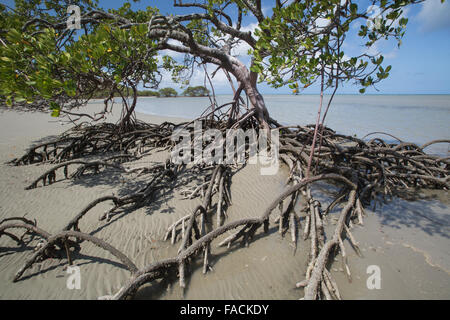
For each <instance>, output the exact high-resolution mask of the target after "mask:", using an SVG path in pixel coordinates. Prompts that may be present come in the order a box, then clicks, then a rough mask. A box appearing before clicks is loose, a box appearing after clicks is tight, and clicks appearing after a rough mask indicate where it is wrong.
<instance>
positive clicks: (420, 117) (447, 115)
mask: <svg viewBox="0 0 450 320" xmlns="http://www.w3.org/2000/svg"><path fill="white" fill-rule="evenodd" d="M329 98H330V96H328V95H325V96H324V101H323V106H322V114H323V112H324V111H325V109H326V107H327V105H328V101H329ZM216 100H217V104H218V105H222V104H225V103H227V102H231V101H232V96H231V95H218V96H216ZM264 100H265V102H266V106H267V108H268V110H269V113H270V115H271V117H272V118H274V119H276V120H277V121H278V122H279V123H281V124H285V125H306V124H312V123H315V122H316V117H317V111H318V107H319V102H320V99H319V95H264ZM210 105H211V102H210V99H209V98H208V97H201V98H191V97H178V98H145V97H142V98H140V99H139V101H138V105H137V108H136V111H138V112H141V113H146V114H153V115H160V116H172V117H180V118H186V119H194V118H196V117H198V116H200V115H201V114H202V113H203V112H204V111H205V109H206V108H207V107H208V106H210ZM449 124H450V95H336V96H335V97H334V99H333V101H332V103H331V105H330V109H329V111H328V115H327V117H326V121H325V125H326V126H328V127H329V128H331V129H333V130H335V131H337V132H338V133H342V134H346V135H356V136H357V137H359V138H362V137H364V136H365V135H367V134H369V133H372V132H380V131H382V132H386V133H389V134H391V135H393V136H395V137H397V138H399V139H401V140H403V141H408V142H414V143H416V144H418V145H422V144H424V143H426V142H428V141H431V140H435V139H450V127H449ZM376 136H379V137H381V138H383V139H385V140H386V141H388V142H391V141H395V139H393V138H392V137H390V136H386V135H382V134H377V135H372V136H370V137H368V138H369V139H370V138H373V137H376ZM426 151H427V152H430V153H433V154H440V155H449V154H450V145H449V144H445V143H441V144H436V145H432V146H430V147H429V148H427V149H426Z"/></svg>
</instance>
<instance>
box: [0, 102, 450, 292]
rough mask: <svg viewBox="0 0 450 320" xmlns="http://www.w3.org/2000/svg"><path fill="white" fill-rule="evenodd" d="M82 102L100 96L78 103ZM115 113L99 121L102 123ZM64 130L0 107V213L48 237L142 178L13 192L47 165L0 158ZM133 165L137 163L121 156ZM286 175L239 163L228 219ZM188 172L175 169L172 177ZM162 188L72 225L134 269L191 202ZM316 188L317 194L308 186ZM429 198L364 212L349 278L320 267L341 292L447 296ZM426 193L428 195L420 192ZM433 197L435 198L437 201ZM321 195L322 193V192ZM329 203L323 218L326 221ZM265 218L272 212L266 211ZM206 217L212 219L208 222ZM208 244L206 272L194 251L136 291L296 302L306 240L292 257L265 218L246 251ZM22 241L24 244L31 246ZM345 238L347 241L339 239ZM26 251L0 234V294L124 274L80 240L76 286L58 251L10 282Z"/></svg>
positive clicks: (106, 280)
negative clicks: (125, 209) (123, 209)
mask: <svg viewBox="0 0 450 320" xmlns="http://www.w3.org/2000/svg"><path fill="white" fill-rule="evenodd" d="M89 107H90V108H92V107H94V108H100V107H101V106H100V105H97V104H95V103H94V104H90V105H89ZM117 116H118V115H113V116H112V117H111V118H109V120H110V121H112V122H114V121H115V119H117ZM138 118H139V119H140V120H143V121H147V122H153V123H160V122H162V121H164V120H169V121H172V122H179V121H182V119H174V118H165V117H157V116H148V115H142V114H138ZM69 128H70V125H64V126H62V125H61V124H60V123H59V122H58V121H55V119H54V118H51V117H50V116H49V115H48V114H42V113H24V112H17V111H10V110H0V137H1V138H0V220H1V219H3V218H7V217H12V216H24V215H25V216H26V217H27V218H29V219H36V220H37V223H38V226H40V227H41V228H43V229H44V230H46V231H48V232H50V233H52V234H54V233H57V232H58V231H59V230H60V229H61V228H62V227H63V225H64V224H65V223H67V221H69V220H70V219H71V218H72V217H73V216H75V215H76V214H77V213H79V212H80V211H81V210H82V209H83V208H84V207H85V206H86V205H87V204H88V203H89V202H91V201H93V200H95V199H96V198H98V197H101V196H106V195H111V194H113V193H114V194H116V195H119V196H123V195H125V194H128V193H130V192H132V191H133V190H136V189H138V188H140V187H141V186H142V185H143V184H145V182H146V178H147V179H148V177H139V178H137V177H135V176H133V175H123V174H121V173H119V172H116V171H113V170H107V171H105V172H102V173H100V174H99V175H96V176H85V177H83V178H82V179H80V180H76V181H73V180H64V181H59V182H57V183H55V184H52V185H50V186H46V187H38V188H36V189H33V190H28V191H26V190H24V187H25V186H27V185H28V183H30V182H31V181H32V180H34V179H35V178H36V177H38V176H39V175H40V174H42V172H44V171H46V170H47V169H49V168H51V167H52V165H49V164H41V165H31V166H21V167H13V166H10V165H6V164H5V162H6V161H9V160H11V159H13V158H15V157H18V156H21V155H22V154H23V153H24V151H25V150H26V149H27V148H28V147H29V146H30V145H31V144H34V143H39V142H42V141H46V140H47V139H49V137H52V136H54V135H57V134H59V133H61V132H63V131H65V130H67V129H69ZM166 156H167V154H166V153H165V152H159V151H155V152H154V153H152V154H151V155H150V156H149V157H146V158H144V159H142V160H139V161H140V163H141V164H142V163H148V162H160V161H164V159H165V158H166ZM133 165H137V164H133ZM286 176H287V172H286V169H285V168H282V170H280V172H279V174H278V175H277V176H261V175H260V174H259V168H258V167H257V166H254V165H247V166H246V167H244V168H243V169H241V170H239V171H238V172H236V173H235V174H234V175H233V178H232V182H233V183H232V189H231V195H232V199H233V205H232V206H231V207H230V208H229V209H228V212H227V214H228V220H227V221H233V220H237V219H241V218H243V217H255V216H260V215H261V214H262V213H263V211H264V209H265V208H266V206H267V205H268V204H269V203H270V202H271V201H272V200H273V199H274V198H275V197H276V196H277V195H278V194H279V193H280V192H281V191H282V190H283V189H284V188H285V186H284V181H285V179H286ZM187 178H188V177H187V176H186V177H180V181H183V179H187ZM182 188H183V186H181V185H180V186H178V187H176V188H175V192H167V193H164V194H162V195H161V196H160V197H158V198H157V199H156V200H155V201H154V202H153V203H152V204H151V205H149V206H147V207H144V208H141V209H138V210H135V211H133V212H130V213H124V214H119V215H117V216H114V217H113V218H112V220H111V221H110V222H105V221H98V217H99V216H100V215H101V214H102V213H103V212H104V211H105V210H107V209H109V208H110V204H103V205H99V206H97V207H96V208H95V209H93V210H92V211H91V212H90V213H89V214H88V215H87V216H86V217H85V218H84V219H83V220H82V221H81V223H80V229H81V230H82V231H83V232H88V233H91V234H92V235H95V236H96V237H98V238H101V239H103V240H105V241H107V242H108V243H110V244H111V245H113V246H114V247H116V248H117V249H119V250H120V251H122V252H123V253H125V254H126V255H127V256H128V257H129V258H130V259H131V260H132V261H133V262H134V263H135V264H136V265H137V266H138V267H139V268H142V267H144V266H146V265H148V264H150V263H152V262H155V261H158V260H160V259H164V258H169V257H172V256H175V255H176V251H177V250H178V246H179V244H178V243H177V244H175V246H172V245H171V244H170V241H167V242H164V241H162V239H163V237H164V234H165V231H166V228H167V227H168V226H169V225H170V224H172V223H173V222H174V221H176V220H177V219H179V218H180V217H182V216H185V215H186V214H189V213H191V212H192V210H193V209H194V208H195V206H196V205H198V204H199V203H200V199H193V200H184V199H182V198H183V197H182V195H181V194H180V190H181V189H182ZM315 190H316V191H317V194H319V191H320V190H318V189H317V188H315ZM434 194H437V195H438V198H437V199H434V198H432V199H425V200H420V201H414V202H411V201H406V200H400V199H397V200H394V201H392V202H390V203H389V204H387V205H384V206H383V207H382V208H380V207H377V209H376V211H375V212H373V211H371V210H367V216H366V218H365V224H364V226H363V227H362V226H356V227H355V228H354V229H353V234H354V236H355V237H356V239H357V241H359V243H360V246H361V249H362V252H363V254H364V257H363V258H360V257H358V256H356V254H355V253H354V251H352V250H351V248H350V247H348V249H347V252H348V255H349V263H350V268H351V271H352V283H349V281H348V279H347V278H346V277H345V275H344V273H343V272H342V269H341V263H340V261H339V257H338V261H336V262H335V263H333V264H332V266H331V270H332V273H333V275H334V277H335V278H336V281H337V282H338V285H339V289H340V291H341V294H342V296H343V298H344V299H449V298H450V250H449V248H450V239H449V228H450V212H449V211H450V210H449V204H448V193H447V192H438V193H434ZM428 195H429V194H428ZM439 198H440V199H439ZM324 201H325V203H326V201H327V199H326V198H325V197H324ZM335 213H337V210H336V209H335V211H333V212H332V213H331V214H330V216H329V218H328V219H327V220H328V225H327V228H329V230H330V231H331V230H332V229H331V228H333V219H334V217H335ZM273 217H275V214H274V215H273ZM213 220H215V219H213ZM218 243H219V241H215V242H213V246H212V257H211V262H212V265H213V270H212V271H211V272H209V273H208V274H206V275H203V274H202V270H201V269H202V268H201V266H202V261H200V260H201V259H198V260H197V261H196V264H195V265H194V266H193V267H192V268H191V270H190V276H189V277H187V279H186V280H187V288H186V289H185V290H184V291H182V290H181V289H180V287H179V286H178V283H177V281H176V279H175V278H174V279H169V280H168V281H158V282H155V283H153V284H149V285H145V286H144V287H142V289H141V290H140V291H139V292H138V293H137V295H136V298H137V299H299V298H300V297H302V296H303V291H302V290H301V289H295V283H296V282H298V281H300V280H303V279H304V272H305V270H306V262H307V261H306V260H307V252H308V250H307V248H308V247H309V242H308V241H306V242H305V241H303V240H300V241H299V243H298V248H297V250H296V252H295V254H294V249H293V245H292V243H291V241H290V236H289V235H287V236H286V237H285V238H282V237H281V236H280V235H279V234H278V232H277V227H276V226H275V225H274V224H272V225H271V228H270V232H269V234H268V235H265V234H263V233H262V232H261V231H260V232H258V233H257V235H256V241H253V242H252V243H251V244H250V246H249V247H248V248H242V247H240V246H239V245H236V246H233V247H232V248H231V249H228V250H227V249H225V248H217V244H218ZM32 244H33V243H32ZM346 245H348V243H346ZM30 249H31V248H17V246H16V244H15V243H14V242H13V241H12V240H11V239H9V238H7V237H2V238H0V283H1V285H0V299H97V298H98V297H99V296H104V295H109V294H113V293H115V292H116V291H117V290H118V289H119V288H120V287H121V286H122V285H123V284H124V283H125V282H126V280H127V279H128V278H129V276H130V273H129V272H128V271H127V270H126V269H125V268H124V267H123V266H122V265H121V264H120V262H118V261H117V259H115V258H114V257H113V256H112V255H110V254H109V253H107V252H105V251H103V250H101V249H99V248H98V247H95V246H94V245H92V244H87V243H83V244H82V250H81V252H80V253H79V254H76V255H75V256H74V258H75V264H76V265H78V266H79V267H80V271H81V289H80V290H69V289H67V287H66V281H67V278H68V274H67V273H66V271H65V269H64V268H65V266H66V264H67V261H66V259H61V260H58V259H48V260H46V261H44V262H42V263H38V264H35V265H34V266H33V268H31V269H30V270H28V271H26V273H25V275H24V276H23V278H22V280H20V281H19V282H17V283H13V282H12V278H13V276H14V274H15V272H16V271H17V270H18V269H19V268H20V267H21V266H22V265H23V263H24V262H25V260H26V259H27V257H29V256H30V254H32V251H31V250H30ZM369 265H378V266H379V267H380V269H381V289H380V290H369V289H368V288H367V286H366V280H367V277H368V276H369V275H368V274H367V273H366V270H367V267H368V266H369Z"/></svg>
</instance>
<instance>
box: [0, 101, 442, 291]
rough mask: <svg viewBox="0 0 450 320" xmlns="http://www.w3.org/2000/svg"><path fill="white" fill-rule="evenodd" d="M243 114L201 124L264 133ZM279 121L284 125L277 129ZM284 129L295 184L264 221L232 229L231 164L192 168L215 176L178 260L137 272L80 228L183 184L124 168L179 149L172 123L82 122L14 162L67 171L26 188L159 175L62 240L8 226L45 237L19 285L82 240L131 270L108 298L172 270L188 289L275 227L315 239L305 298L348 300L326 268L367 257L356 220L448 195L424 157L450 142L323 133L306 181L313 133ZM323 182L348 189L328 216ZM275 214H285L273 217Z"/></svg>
mask: <svg viewBox="0 0 450 320" xmlns="http://www.w3.org/2000/svg"><path fill="white" fill-rule="evenodd" d="M231 111H232V112H231ZM237 111H238V109H236V107H234V109H233V110H230V112H228V113H223V114H222V115H221V116H217V115H215V114H213V117H212V118H211V119H210V118H208V119H207V120H206V117H205V118H202V119H201V121H203V123H202V124H203V125H204V127H205V126H206V127H207V128H214V129H218V130H220V131H221V132H223V133H224V132H225V131H226V129H228V128H230V126H233V127H236V128H241V129H244V130H245V129H247V128H257V130H259V129H258V127H259V126H258V121H257V119H256V118H255V117H254V116H253V115H252V113H251V112H250V113H249V112H247V113H244V115H241V116H238V114H239V112H237ZM227 114H233V115H234V116H233V117H236V118H233V119H231V120H230V118H227V116H226V115H227ZM208 116H209V115H208ZM212 119H217V120H212ZM272 124H275V125H277V124H276V122H273V123H272ZM179 126H182V127H183V128H185V129H187V130H189V131H190V132H191V133H192V132H193V130H194V129H193V126H192V122H189V123H184V124H181V125H179ZM277 126H278V127H279V130H280V146H279V152H280V159H281V160H282V161H283V162H284V163H285V164H286V165H287V166H288V167H289V178H288V181H287V187H286V189H285V190H284V191H283V192H282V193H281V194H280V195H279V196H278V197H276V198H275V199H274V200H273V201H272V202H271V204H270V205H269V206H268V207H267V209H266V210H265V211H264V212H263V214H262V215H261V216H260V217H257V218H248V219H241V220H237V221H231V222H227V221H226V218H227V216H226V211H227V208H228V207H229V206H231V205H232V202H231V192H230V186H231V180H232V179H231V166H230V165H222V164H221V165H216V166H209V167H199V166H194V167H193V170H200V171H203V173H205V172H207V171H210V173H209V174H208V175H206V177H205V180H204V181H203V182H201V183H200V184H199V185H197V186H193V187H189V188H187V189H184V190H182V191H181V193H182V195H184V197H185V198H189V199H194V198H196V197H201V198H202V201H201V204H199V205H198V206H197V207H196V208H195V209H194V210H193V212H192V213H191V214H189V215H186V216H184V217H182V218H179V219H178V220H176V221H175V222H173V223H172V224H171V225H170V226H169V227H168V228H167V231H166V233H165V235H164V240H168V239H169V238H170V239H171V242H172V244H175V242H176V241H177V239H178V240H180V242H181V243H180V247H179V250H178V252H177V255H176V256H175V257H173V258H169V259H165V260H161V261H157V262H154V263H152V264H150V265H148V266H146V267H144V268H142V269H138V268H137V267H136V266H135V265H134V264H133V263H132V262H131V261H130V260H129V259H128V258H127V257H126V256H125V255H123V254H122V253H121V252H119V251H118V250H117V249H115V248H113V247H111V246H110V245H109V244H107V243H105V242H104V241H102V240H100V239H97V238H95V237H94V236H91V235H88V234H84V233H81V232H80V231H79V228H78V224H79V221H80V219H81V218H82V217H83V216H85V215H86V214H87V213H88V212H90V210H91V209H92V208H94V207H95V206H97V205H98V204H99V203H102V202H105V201H111V202H112V203H113V206H112V208H111V209H110V210H108V211H107V212H105V213H104V214H103V215H102V216H101V217H100V219H101V220H102V219H107V220H109V219H110V218H111V216H112V215H113V214H114V213H115V212H116V211H117V210H119V209H122V208H125V207H129V208H131V209H135V208H137V207H140V206H143V205H145V204H146V203H147V201H149V200H150V199H152V197H154V196H156V194H157V192H158V191H159V190H162V189H164V188H173V184H172V181H173V180H175V179H176V177H177V173H178V172H179V171H180V166H177V165H175V164H171V163H165V164H163V165H158V166H155V167H152V168H135V169H132V170H127V169H124V167H123V166H122V164H121V161H122V160H129V159H136V158H137V157H140V156H141V155H143V154H145V153H146V152H147V151H146V150H150V149H152V148H155V147H162V148H168V149H171V148H172V147H173V146H174V142H173V141H171V139H170V138H171V135H172V133H173V131H174V130H175V128H176V127H177V126H176V125H175V124H172V123H163V124H161V125H150V124H143V123H139V122H138V123H137V124H136V126H135V127H133V128H131V129H130V130H125V131H124V130H119V131H118V130H117V126H115V125H112V124H100V125H94V126H92V125H80V126H77V127H76V128H74V129H73V130H70V131H68V132H66V133H64V134H63V135H61V136H60V137H58V138H57V139H56V140H54V141H51V142H49V143H44V144H41V145H37V146H33V147H32V148H31V149H30V150H28V152H27V153H26V154H25V155H24V156H22V157H21V158H19V159H14V160H13V161H11V163H12V164H15V165H25V164H33V163H40V162H57V163H59V164H58V165H57V166H55V167H54V168H52V169H50V170H49V171H47V172H45V173H44V174H43V175H41V176H40V177H39V178H38V179H36V180H35V181H34V182H33V183H32V184H31V185H30V186H29V187H28V188H35V187H36V186H37V185H38V183H39V182H42V183H43V184H44V185H46V184H47V183H48V184H51V183H54V182H55V181H56V174H57V172H59V171H58V170H62V171H63V172H64V177H65V178H69V175H68V166H72V165H77V166H78V170H77V171H76V172H75V174H73V175H71V176H70V178H81V177H82V175H83V174H84V173H85V172H86V171H88V170H91V171H93V172H94V173H97V172H98V171H99V170H100V168H104V167H115V168H117V169H121V170H123V171H125V173H131V172H138V173H144V172H145V173H152V174H153V177H152V179H151V180H150V181H149V183H148V184H147V185H146V186H145V187H144V188H141V189H140V190H138V192H135V193H133V194H129V195H125V196H122V197H116V196H114V195H112V196H105V197H101V198H99V199H96V200H95V201H93V202H91V203H90V204H88V205H87V206H86V207H85V208H84V209H83V210H82V211H81V212H80V213H79V214H77V215H76V216H75V217H74V218H73V219H72V220H71V221H69V223H68V224H67V225H66V226H65V227H64V228H63V230H62V231H61V232H60V233H58V234H57V235H55V236H51V235H50V234H49V233H47V232H45V231H43V230H41V229H39V228H37V227H36V223H33V222H32V221H30V220H28V219H24V218H23V219H22V220H21V218H17V219H16V220H14V219H11V220H3V221H2V222H0V236H1V235H6V236H9V237H10V238H12V239H13V240H15V241H16V242H17V243H19V242H20V240H21V239H19V238H18V237H17V236H15V235H14V234H12V233H11V232H10V231H11V230H12V229H24V230H26V232H27V233H33V234H37V235H38V236H40V237H41V238H43V239H44V243H43V245H42V246H41V247H40V248H39V250H37V252H35V253H34V254H33V256H32V257H31V258H30V259H28V260H27V262H26V264H25V266H24V267H23V268H22V269H20V270H19V272H18V273H17V275H16V278H15V279H16V280H17V279H19V278H20V277H21V275H22V274H23V272H24V271H25V270H26V269H28V268H29V267H31V266H32V265H33V264H34V263H35V262H36V261H38V260H39V259H42V258H45V257H46V256H47V255H48V252H49V251H51V250H53V249H54V248H56V247H58V248H59V249H60V250H62V251H64V250H65V252H66V255H67V258H68V259H69V262H71V257H70V250H69V249H68V247H70V246H71V245H72V246H73V245H74V243H73V242H70V240H69V238H76V239H78V240H82V241H89V242H92V243H94V244H96V245H98V246H100V247H101V248H103V249H105V250H107V251H109V252H110V253H111V254H113V255H114V256H115V257H117V258H118V259H119V260H120V261H121V262H122V263H123V264H124V265H125V266H126V267H127V268H128V270H130V272H131V273H132V275H131V278H130V279H129V280H128V281H127V282H126V283H125V285H124V286H123V287H122V288H121V289H120V290H119V291H118V292H117V293H116V294H114V295H113V296H110V297H109V298H113V299H124V298H127V297H131V296H133V295H134V293H135V292H136V291H137V290H138V289H139V287H140V286H142V285H143V284H145V283H148V282H151V281H154V280H155V279H159V278H163V277H166V276H167V275H168V273H169V272H178V278H179V283H180V286H181V287H185V286H186V276H187V273H188V272H187V271H188V266H189V264H190V263H191V262H192V261H193V259H194V258H195V257H197V256H201V255H202V258H203V272H207V271H208V270H209V269H210V268H211V266H210V260H211V259H210V257H211V254H212V253H213V252H212V251H213V250H212V248H213V247H212V245H211V243H212V241H214V240H215V239H218V238H219V237H223V238H222V239H221V241H220V242H219V243H218V246H228V247H230V246H231V245H233V244H234V243H236V242H238V241H240V243H241V244H242V245H248V244H249V243H250V242H251V241H252V238H253V237H254V235H255V234H256V232H257V231H258V230H259V229H260V228H262V229H263V231H264V232H266V233H267V232H268V229H269V225H270V224H271V223H276V224H278V229H279V231H280V233H281V234H282V235H284V234H285V233H286V232H287V231H290V234H291V241H292V243H293V244H294V250H295V249H296V248H297V242H298V238H299V236H298V233H299V230H300V229H302V230H303V232H302V233H303V237H300V238H303V239H304V240H308V239H309V241H310V244H309V246H305V249H306V250H308V251H309V255H308V256H309V261H308V264H307V269H306V273H305V279H303V280H301V281H299V282H298V283H297V284H296V286H297V287H299V288H304V295H305V296H304V298H305V299H341V298H342V296H341V294H340V292H339V290H338V288H337V285H336V282H335V281H334V279H333V277H332V275H331V273H330V271H329V270H328V269H327V267H329V266H328V263H329V262H330V256H332V255H333V254H335V253H337V252H340V254H341V256H342V263H343V267H344V271H345V273H346V274H347V276H348V277H349V279H351V272H350V267H349V266H348V262H347V254H346V252H345V248H344V246H343V242H344V241H345V240H348V241H349V242H350V244H351V246H352V248H353V249H354V250H355V251H356V252H357V253H358V254H359V255H360V254H361V252H360V249H359V247H358V243H357V241H356V239H355V238H354V237H353V235H352V233H351V228H352V225H353V224H354V223H358V224H360V225H362V224H363V218H364V206H366V205H368V204H371V203H376V201H377V200H378V199H377V198H378V197H380V196H381V197H383V198H386V197H392V196H395V195H401V194H402V192H408V191H413V190H415V189H417V188H430V189H444V190H447V189H448V188H449V184H450V180H449V168H450V158H449V157H440V156H435V155H429V154H426V153H425V152H424V149H426V148H427V147H429V146H430V145H433V144H435V143H449V142H450V141H449V140H435V141H431V142H429V143H426V144H424V145H422V146H418V145H416V144H413V143H408V142H404V141H402V140H400V139H398V138H396V137H394V139H396V140H398V143H387V142H385V141H384V140H383V139H381V138H379V137H374V138H370V140H363V139H358V138H356V137H351V136H345V135H341V134H337V133H336V132H334V131H333V130H331V129H329V128H325V127H324V128H322V129H323V130H321V131H320V134H319V135H320V136H319V138H320V141H321V142H322V145H321V147H320V148H316V149H314V152H313V153H312V158H311V170H312V172H311V174H310V177H309V178H308V179H306V178H305V176H306V172H305V168H306V167H307V165H308V162H309V158H310V154H311V142H312V139H313V134H314V130H313V127H312V126H304V127H301V126H291V127H281V126H279V125H277ZM374 134H384V135H388V134H385V133H372V134H369V135H368V136H373V135H374ZM391 137H393V136H391ZM107 152H115V153H120V155H121V158H120V159H119V158H115V159H112V158H108V159H105V160H99V161H97V162H95V161H94V162H84V161H78V160H75V159H77V158H80V157H83V156H86V155H92V154H97V153H107ZM115 160H119V161H115ZM64 161H65V162H64ZM324 180H326V181H330V182H332V183H333V184H335V185H337V186H338V187H339V188H340V192H338V193H337V194H336V196H335V197H334V199H333V201H332V202H331V204H330V205H328V207H326V209H325V210H322V204H321V203H320V202H319V201H318V200H317V199H315V197H314V195H313V193H312V189H311V188H310V185H311V184H312V183H315V182H318V181H324ZM299 199H301V200H302V203H303V208H302V209H301V210H300V212H301V213H304V214H303V215H299V214H298V212H299V211H298V210H297V204H298V201H299ZM341 203H343V204H344V205H343V207H342V208H341V209H340V210H341V212H340V214H339V218H338V222H337V224H336V226H335V229H334V234H333V235H332V237H331V238H328V237H327V236H326V234H325V228H324V225H325V224H326V220H325V217H326V216H327V215H328V214H330V212H331V211H332V210H333V209H334V208H335V207H337V206H341ZM214 206H215V207H214ZM277 208H278V209H279V210H275V209H277ZM274 211H277V212H278V215H277V217H276V220H275V222H273V221H271V220H270V219H269V218H270V217H271V215H272V214H273V212H274ZM214 214H216V217H215V218H216V219H215V221H216V223H215V226H214V227H212V230H210V231H209V232H206V223H209V224H210V225H212V224H213V223H212V221H214V220H213V219H212V216H213V215H214ZM71 229H73V230H71ZM230 232H231V234H230ZM178 235H180V237H178ZM66 244H67V247H66ZM302 248H303V246H302Z"/></svg>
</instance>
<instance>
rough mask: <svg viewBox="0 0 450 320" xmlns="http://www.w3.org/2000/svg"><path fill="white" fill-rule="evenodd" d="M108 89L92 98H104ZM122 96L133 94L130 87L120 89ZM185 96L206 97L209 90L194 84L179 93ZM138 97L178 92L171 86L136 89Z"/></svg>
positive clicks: (169, 94) (162, 95) (117, 94)
mask: <svg viewBox="0 0 450 320" xmlns="http://www.w3.org/2000/svg"><path fill="white" fill-rule="evenodd" d="M109 92H110V91H107V90H99V91H97V92H96V93H95V94H94V95H93V96H92V99H105V98H107V97H108V95H109ZM121 92H122V94H123V96H124V97H127V96H128V97H129V96H132V95H133V92H132V90H131V89H126V88H124V89H122V90H121ZM181 95H183V96H185V97H206V96H208V95H209V90H208V89H207V88H205V87H204V86H196V87H188V88H187V89H186V90H184V91H183V93H182V94H181ZM138 96H139V97H158V98H160V97H177V96H178V92H177V91H176V90H175V89H173V88H162V89H160V90H159V91H152V90H138ZM114 97H120V94H119V93H118V92H116V93H115V94H114Z"/></svg>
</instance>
